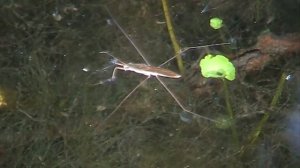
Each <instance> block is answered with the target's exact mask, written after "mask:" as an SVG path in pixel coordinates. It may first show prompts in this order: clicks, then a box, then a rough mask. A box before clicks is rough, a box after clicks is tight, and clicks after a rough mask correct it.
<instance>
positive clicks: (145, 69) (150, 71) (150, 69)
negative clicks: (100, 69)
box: [95, 7, 229, 123]
mask: <svg viewBox="0 0 300 168" xmlns="http://www.w3.org/2000/svg"><path fill="white" fill-rule="evenodd" d="M105 9H106V11H107V13H108V14H109V15H110V17H111V21H112V23H113V24H115V25H116V26H117V27H118V29H119V30H120V31H121V32H122V33H123V35H124V36H125V37H126V38H127V40H128V41H129V42H130V43H131V44H132V46H133V47H134V48H135V50H136V51H137V52H138V54H139V55H140V56H141V57H142V58H143V60H144V61H145V64H141V63H139V64H136V63H125V62H124V61H121V60H120V59H118V58H117V57H115V56H113V55H112V54H110V53H109V52H107V51H103V52H100V53H101V54H106V55H108V56H110V57H112V58H113V61H112V63H114V64H115V65H116V67H115V68H114V70H113V73H112V77H111V78H109V79H106V80H103V81H100V82H99V83H96V84H95V85H98V84H104V83H107V82H111V81H114V80H115V79H116V72H117V71H118V70H123V71H132V72H135V73H138V74H142V75H145V76H147V78H145V79H144V80H143V81H142V82H140V83H139V84H138V85H137V86H136V87H135V88H134V89H132V91H130V92H129V93H128V94H127V96H125V97H124V98H123V99H122V101H121V102H120V103H119V104H118V105H117V107H115V109H114V110H113V111H112V112H111V113H110V114H109V115H108V116H107V117H106V118H105V119H104V122H106V121H107V120H109V119H110V118H111V117H112V116H113V115H114V114H115V113H116V111H118V109H119V108H120V107H121V106H122V104H123V103H124V102H125V101H126V100H127V99H128V98H129V97H130V96H131V95H132V94H133V93H134V92H135V91H136V90H137V89H138V88H139V87H140V86H142V85H143V84H144V83H145V82H146V81H147V80H148V79H149V78H150V77H151V76H152V77H155V78H156V79H157V80H158V81H159V82H160V84H161V85H162V86H163V87H164V88H165V89H166V90H167V92H168V93H169V94H170V95H171V96H172V98H173V99H174V100H175V102H176V103H177V104H178V105H179V106H180V108H181V109H182V110H183V111H184V112H185V113H187V114H191V115H192V116H193V117H194V118H201V119H205V120H208V121H211V122H215V123H219V121H217V120H214V119H211V118H209V117H205V116H202V115H200V114H197V113H195V112H192V111H190V110H188V109H187V108H186V107H185V106H184V105H183V104H182V103H181V102H180V101H179V100H178V98H177V96H176V95H175V94H174V93H173V92H172V91H171V90H170V89H169V87H168V86H167V85H166V83H165V82H164V81H163V80H162V79H161V77H164V78H172V79H178V78H181V75H179V74H177V73H176V72H173V71H171V70H168V69H165V68H162V66H163V65H165V64H166V63H168V62H169V61H171V60H173V59H174V58H176V56H173V57H171V58H170V59H168V60H167V61H165V62H164V63H162V64H161V65H159V66H152V65H151V64H150V63H149V61H148V60H147V58H146V57H145V55H144V54H143V53H142V52H141V50H140V49H139V48H138V47H137V45H136V44H135V43H134V42H133V40H132V39H131V38H130V37H129V35H128V34H127V33H126V32H125V30H124V29H123V28H122V27H121V26H120V25H119V23H118V22H117V21H116V20H115V19H114V17H113V16H112V14H111V12H110V11H109V9H108V8H107V7H105ZM226 44H229V43H219V44H211V45H203V46H196V47H186V48H183V49H182V50H181V52H180V53H183V52H185V51H187V50H190V49H198V48H204V47H210V46H216V45H226Z"/></svg>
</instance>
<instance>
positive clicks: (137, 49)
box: [104, 6, 150, 65]
mask: <svg viewBox="0 0 300 168" xmlns="http://www.w3.org/2000/svg"><path fill="white" fill-rule="evenodd" d="M104 8H105V9H106V11H107V13H108V14H109V16H110V17H111V20H112V21H113V22H114V24H115V25H116V26H117V27H118V28H119V30H120V31H121V32H122V33H123V34H124V35H125V37H126V38H127V39H128V41H129V42H130V43H131V44H132V46H133V47H134V48H135V50H136V51H137V52H138V53H139V54H140V56H141V57H142V58H143V60H144V61H145V62H146V64H147V65H150V63H149V61H148V60H147V58H146V57H145V56H144V54H143V53H142V51H141V50H140V49H139V48H138V47H137V46H136V44H135V43H134V42H133V40H132V39H131V38H130V37H129V35H128V34H127V33H126V32H125V30H124V29H123V28H122V27H121V26H120V25H119V23H118V22H117V21H116V20H115V19H114V17H113V15H112V14H111V12H110V11H109V9H108V8H107V7H106V6H104Z"/></svg>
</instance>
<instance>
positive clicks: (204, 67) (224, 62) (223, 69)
mask: <svg viewBox="0 0 300 168" xmlns="http://www.w3.org/2000/svg"><path fill="white" fill-rule="evenodd" d="M199 66H200V68H201V73H202V75H203V76H204V77H206V78H210V77H211V78H226V79H228V80H230V81H232V80H234V79H235V67H234V65H233V64H232V63H231V62H230V61H229V60H228V58H226V57H225V56H223V55H216V56H214V55H211V54H208V55H206V56H205V57H204V58H203V59H202V60H201V61H200V63H199Z"/></svg>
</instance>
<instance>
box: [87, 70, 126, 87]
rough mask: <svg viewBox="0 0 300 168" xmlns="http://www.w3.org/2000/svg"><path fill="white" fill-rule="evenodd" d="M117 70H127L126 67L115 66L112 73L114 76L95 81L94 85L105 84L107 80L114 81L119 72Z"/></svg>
mask: <svg viewBox="0 0 300 168" xmlns="http://www.w3.org/2000/svg"><path fill="white" fill-rule="evenodd" d="M117 70H122V71H125V69H124V68H123V67H118V66H117V67H115V69H114V71H113V73H112V76H111V78H108V79H105V80H101V81H100V82H98V83H95V84H93V85H102V84H105V83H107V82H113V81H114V80H116V74H117Z"/></svg>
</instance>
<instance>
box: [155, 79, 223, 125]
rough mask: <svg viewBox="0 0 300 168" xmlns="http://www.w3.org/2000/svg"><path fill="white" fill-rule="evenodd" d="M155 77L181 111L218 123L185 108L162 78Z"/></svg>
mask: <svg viewBox="0 0 300 168" xmlns="http://www.w3.org/2000/svg"><path fill="white" fill-rule="evenodd" d="M156 79H157V80H158V81H159V82H160V83H161V84H162V85H163V87H164V88H165V89H166V90H167V91H168V92H169V93H170V95H171V96H172V97H173V99H174V100H175V101H176V103H177V104H178V105H179V106H180V108H181V109H182V110H183V111H185V112H187V113H190V114H192V115H193V116H195V117H198V118H202V119H205V120H208V121H212V122H215V123H218V121H217V120H214V119H211V118H208V117H205V116H202V115H199V114H197V113H194V112H192V111H190V110H188V109H186V108H185V107H184V106H183V105H182V103H181V102H180V101H179V100H178V99H177V97H176V96H175V94H174V93H173V92H172V91H171V90H170V89H169V88H168V87H167V85H166V84H165V82H164V81H162V80H161V79H160V77H158V76H156Z"/></svg>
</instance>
